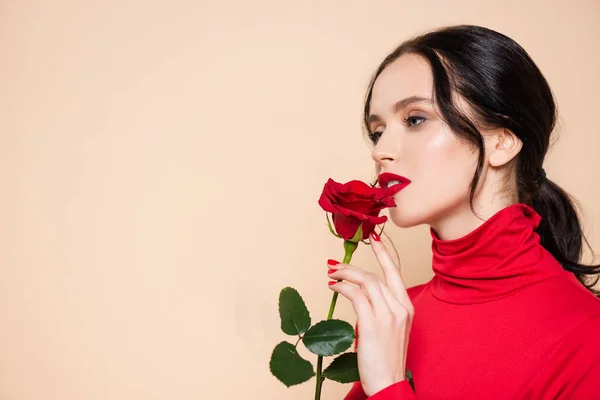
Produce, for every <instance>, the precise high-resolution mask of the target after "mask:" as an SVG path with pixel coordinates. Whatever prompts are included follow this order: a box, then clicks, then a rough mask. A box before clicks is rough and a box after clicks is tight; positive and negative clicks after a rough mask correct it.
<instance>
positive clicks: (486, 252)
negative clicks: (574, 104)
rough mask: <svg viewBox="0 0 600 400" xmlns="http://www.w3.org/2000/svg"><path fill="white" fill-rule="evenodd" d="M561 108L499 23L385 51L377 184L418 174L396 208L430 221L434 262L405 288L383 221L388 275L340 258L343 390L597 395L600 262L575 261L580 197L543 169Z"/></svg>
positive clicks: (402, 217) (405, 223)
mask: <svg viewBox="0 0 600 400" xmlns="http://www.w3.org/2000/svg"><path fill="white" fill-rule="evenodd" d="M555 120H556V109H555V103H554V100H553V97H552V93H551V90H550V88H549V86H548V83H547V82H546V80H545V78H544V77H543V75H542V73H541V72H540V70H539V69H538V68H537V66H536V65H535V64H534V62H533V61H532V60H531V58H530V57H529V56H528V54H527V53H526V52H525V50H524V49H523V48H521V47H520V46H519V45H518V44H517V43H515V42H514V41H513V40H511V39H510V38H508V37H506V36H504V35H502V34H500V33H498V32H494V31H492V30H489V29H486V28H482V27H477V26H455V27H449V28H444V29H441V30H437V31H434V32H431V33H428V34H425V35H423V36H419V37H416V38H414V39H411V40H409V41H407V42H405V43H403V44H402V45H400V46H399V47H398V48H397V49H396V50H394V51H393V52H392V53H391V54H390V55H389V56H387V57H386V59H385V60H384V61H383V63H382V64H381V66H380V67H379V68H378V70H377V72H376V73H375V75H374V77H373V79H372V81H371V84H370V86H369V90H368V94H367V97H366V104H365V113H364V124H365V129H366V131H367V133H368V136H369V138H370V139H371V140H372V142H373V145H374V148H373V152H372V156H373V159H374V160H375V163H376V169H377V172H378V173H383V174H382V175H379V177H380V182H379V183H380V184H381V185H391V184H395V183H400V184H401V185H402V184H406V183H408V182H409V183H408V185H407V186H406V187H405V188H403V189H402V190H401V191H399V192H398V193H397V194H396V195H395V196H394V198H395V201H396V204H397V207H395V208H390V209H389V211H390V218H391V220H392V221H393V222H394V223H395V224H396V225H398V226H400V227H410V226H415V225H419V224H428V225H430V232H431V236H432V251H433V262H432V268H433V271H434V277H433V278H432V280H431V281H429V282H427V283H425V284H423V285H419V286H416V287H412V288H409V289H406V288H405V286H404V282H403V280H402V276H401V274H400V271H399V270H398V268H397V267H396V266H395V265H394V263H393V261H392V259H391V257H390V256H389V254H388V253H387V251H386V250H385V248H384V246H383V244H382V243H381V242H380V241H379V238H378V237H377V235H374V236H372V237H371V239H372V240H371V243H372V246H371V247H372V248H373V250H374V252H375V254H376V256H377V259H378V261H379V263H380V264H381V267H382V269H383V273H384V280H383V281H382V280H379V279H378V278H376V277H375V275H374V274H369V273H366V272H365V271H363V270H362V269H359V268H356V267H353V266H350V265H344V264H337V265H336V262H335V261H331V262H329V263H328V264H329V266H330V268H331V269H330V270H329V272H328V276H329V277H330V278H331V279H334V280H335V281H339V282H337V283H336V282H332V284H330V286H329V287H330V288H331V289H332V290H334V291H337V292H339V293H340V294H341V295H343V296H345V297H347V298H348V299H349V300H350V301H351V302H352V304H353V307H354V309H355V311H356V314H357V331H358V334H359V338H358V339H357V345H356V351H357V353H358V362H359V372H360V376H361V381H360V382H356V383H355V384H354V386H353V387H352V389H351V391H350V392H349V393H348V395H347V396H346V397H345V398H346V399H347V400H358V399H365V398H367V397H368V398H370V399H375V400H391V399H444V400H450V399H461V400H465V399H586V400H589V399H600V343H599V341H598V340H597V335H598V333H599V332H600V300H599V299H598V298H597V297H596V296H597V295H598V294H599V293H598V292H597V291H595V290H593V289H592V288H591V287H592V286H593V285H594V284H595V283H596V281H597V277H596V279H595V280H594V279H588V278H594V274H596V273H598V272H600V267H599V266H586V265H582V264H580V263H579V258H580V255H581V251H582V243H583V242H586V243H587V241H586V240H585V237H584V235H583V233H582V229H581V225H580V222H579V220H578V216H577V214H576V211H575V208H574V205H573V203H572V201H571V200H570V198H569V196H568V195H567V194H566V193H565V192H564V191H563V190H562V189H561V188H560V187H559V186H558V185H556V184H555V183H553V182H552V181H551V180H550V179H548V178H547V177H546V175H545V172H544V170H543V168H542V164H543V160H544V156H545V154H546V152H547V150H548V146H549V143H550V134H551V132H552V130H553V128H554V124H555ZM394 181H397V182H394ZM332 265H335V266H334V267H332ZM407 369H408V370H410V371H411V373H412V376H413V380H414V386H415V391H414V392H413V390H412V388H411V386H410V384H409V382H408V381H407V380H406V379H405V374H406V370H407ZM415 392H416V393H415Z"/></svg>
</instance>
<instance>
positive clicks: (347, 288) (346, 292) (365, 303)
mask: <svg viewBox="0 0 600 400" xmlns="http://www.w3.org/2000/svg"><path fill="white" fill-rule="evenodd" d="M329 288H330V289H331V290H333V291H334V292H338V293H339V294H341V295H342V296H344V297H345V298H347V299H348V300H350V302H351V303H352V307H354V312H355V313H356V317H357V319H358V320H359V321H362V322H364V323H366V324H367V326H370V325H372V324H374V323H375V321H374V316H373V309H372V308H371V304H370V303H369V300H368V299H367V297H366V296H365V294H364V293H363V291H362V290H361V289H360V288H359V287H358V286H354V285H352V284H351V283H348V282H343V281H342V282H335V283H334V284H332V285H330V286H329Z"/></svg>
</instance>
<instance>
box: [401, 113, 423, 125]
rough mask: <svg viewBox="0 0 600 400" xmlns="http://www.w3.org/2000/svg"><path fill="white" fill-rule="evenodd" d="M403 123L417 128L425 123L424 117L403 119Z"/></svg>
mask: <svg viewBox="0 0 600 400" xmlns="http://www.w3.org/2000/svg"><path fill="white" fill-rule="evenodd" d="M402 121H404V122H405V123H408V126H417V125H419V124H421V123H423V121H425V118H424V117H418V116H416V115H415V116H411V117H407V118H402Z"/></svg>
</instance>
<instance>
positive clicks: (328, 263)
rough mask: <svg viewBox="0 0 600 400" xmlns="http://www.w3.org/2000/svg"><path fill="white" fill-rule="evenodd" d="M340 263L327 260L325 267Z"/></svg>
mask: <svg viewBox="0 0 600 400" xmlns="http://www.w3.org/2000/svg"><path fill="white" fill-rule="evenodd" d="M339 263H340V262H339V261H335V260H327V265H338V264H339Z"/></svg>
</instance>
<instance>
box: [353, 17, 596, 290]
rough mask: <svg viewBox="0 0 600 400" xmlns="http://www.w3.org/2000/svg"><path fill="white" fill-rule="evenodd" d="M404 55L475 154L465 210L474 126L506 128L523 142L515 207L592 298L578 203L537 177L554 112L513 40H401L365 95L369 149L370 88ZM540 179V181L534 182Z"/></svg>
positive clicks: (467, 30)
mask: <svg viewBox="0 0 600 400" xmlns="http://www.w3.org/2000/svg"><path fill="white" fill-rule="evenodd" d="M407 53H410V54H417V55H420V56H422V57H424V58H425V59H426V60H427V61H428V62H429V65H430V66H431V70H432V73H433V82H434V93H433V97H434V99H435V103H436V106H437V107H438V108H439V110H440V112H441V117H442V118H443V119H444V121H445V122H446V123H447V124H448V125H449V126H450V128H451V129H452V130H453V132H454V133H455V134H456V135H457V136H458V137H460V138H461V139H463V140H465V141H466V142H468V143H470V144H472V145H473V146H474V147H475V148H476V149H478V150H479V153H478V155H479V157H478V158H479V160H478V165H477V169H476V171H475V175H474V177H473V180H472V182H471V185H470V198H469V201H470V203H471V209H472V210H473V197H474V193H475V189H476V187H477V183H478V182H479V178H480V176H481V171H482V169H483V163H484V151H485V150H484V144H483V138H482V135H481V133H480V131H479V130H478V128H477V125H479V126H485V127H497V128H506V129H508V130H510V131H512V132H513V133H514V134H515V135H516V136H517V137H518V138H519V139H521V140H522V142H523V148H522V149H521V151H520V152H519V154H518V156H517V157H516V165H515V168H516V176H517V190H518V196H519V202H520V203H524V204H527V205H530V206H532V207H533V208H534V209H535V210H536V212H537V213H538V214H540V216H541V217H542V220H541V223H540V226H539V227H538V229H537V231H536V232H537V233H538V234H539V235H540V237H541V243H542V245H543V246H544V247H545V248H546V250H548V251H549V252H550V253H551V254H552V255H553V256H554V258H556V260H557V261H558V262H560V264H561V265H562V266H563V268H564V269H565V270H567V271H570V272H572V273H574V274H575V275H576V277H577V279H578V280H579V281H580V282H581V283H582V284H583V285H584V286H585V287H586V288H588V289H589V290H590V291H591V292H592V293H594V295H596V296H599V295H600V291H598V290H595V289H593V288H592V287H593V286H594V285H595V283H596V282H598V279H599V278H600V276H597V277H596V279H595V280H594V282H592V283H590V284H588V282H587V279H586V278H587V276H589V275H596V274H598V273H600V265H584V264H580V263H579V261H580V258H581V256H582V250H583V243H584V242H585V243H586V244H587V246H588V247H590V246H589V242H588V241H587V239H586V237H585V235H584V234H583V230H582V227H581V223H580V221H579V217H578V215H577V212H576V209H575V206H576V204H577V203H576V201H575V200H574V199H573V198H572V197H571V196H569V195H568V194H567V193H566V192H565V191H564V190H563V189H562V188H561V187H559V186H558V185H557V184H555V183H554V182H552V181H551V180H549V179H547V178H545V177H543V175H544V174H543V173H542V171H543V169H542V164H543V161H544V157H545V155H546V152H547V151H548V147H549V146H550V136H551V133H552V131H553V130H554V126H555V124H556V118H557V109H556V104H555V101H554V97H553V95H552V91H551V89H550V86H549V85H548V82H547V81H546V79H545V78H544V76H543V75H542V73H541V71H540V70H539V68H538V67H537V66H536V65H535V63H534V62H533V60H532V59H531V57H530V56H529V55H528V54H527V52H526V51H525V50H524V49H523V48H522V47H521V46H520V45H519V44H518V43H516V42H515V41H514V40H512V39H510V38H509V37H507V36H505V35H503V34H501V33H498V32H496V31H493V30H490V29H487V28H483V27H480V26H472V25H459V26H451V27H446V28H442V29H438V30H435V31H432V32H429V33H426V34H424V35H420V36H417V37H414V38H412V39H410V40H407V41H406V42H404V43H402V44H401V45H400V46H398V47H397V48H396V49H395V50H394V51H392V52H391V53H390V54H389V55H388V56H387V57H386V58H385V59H384V60H383V62H382V63H381V65H380V66H379V68H378V69H377V71H376V72H375V74H374V75H373V77H372V79H371V81H370V84H369V87H368V90H367V95H366V99H365V105H364V115H363V124H364V129H365V131H366V133H367V135H368V136H369V138H370V139H371V140H372V141H373V142H374V143H376V142H377V140H378V134H377V133H373V132H371V131H370V128H369V123H368V121H367V119H368V117H369V115H370V107H371V96H372V93H373V85H374V84H375V80H376V79H377V77H378V76H379V75H380V74H381V72H382V71H383V70H384V69H385V68H386V67H387V66H388V65H389V64H390V63H392V62H393V61H395V60H396V59H398V58H399V57H400V56H401V55H403V54H407ZM454 94H458V95H460V96H461V97H462V98H463V99H464V100H466V101H467V103H468V104H469V106H470V108H471V109H472V111H473V112H474V114H475V121H476V122H474V121H472V120H471V119H469V118H468V117H467V116H466V115H465V113H464V112H462V111H461V110H460V109H459V108H458V107H457V106H456V104H455V103H454V102H453V95H454ZM540 176H542V177H543V178H542V179H539V177H540ZM578 207H579V206H578ZM579 208H580V207H579ZM473 211H474V210H473Z"/></svg>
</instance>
